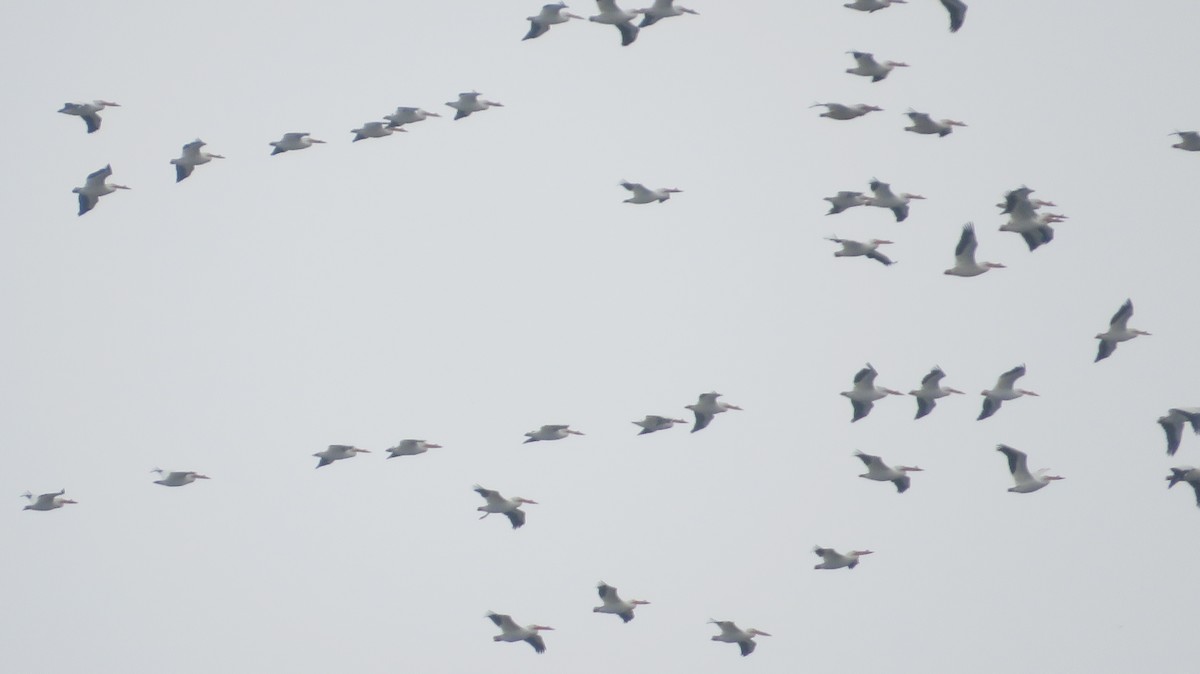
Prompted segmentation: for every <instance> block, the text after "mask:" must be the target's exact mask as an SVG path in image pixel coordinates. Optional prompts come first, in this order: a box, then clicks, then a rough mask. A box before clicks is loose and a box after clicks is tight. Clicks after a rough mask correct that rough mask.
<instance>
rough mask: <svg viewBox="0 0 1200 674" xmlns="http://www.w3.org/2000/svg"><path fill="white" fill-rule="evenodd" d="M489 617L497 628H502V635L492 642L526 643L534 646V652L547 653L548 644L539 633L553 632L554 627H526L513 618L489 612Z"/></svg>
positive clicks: (495, 637) (494, 638)
mask: <svg viewBox="0 0 1200 674" xmlns="http://www.w3.org/2000/svg"><path fill="white" fill-rule="evenodd" d="M487 617H488V619H489V620H491V621H492V622H494V623H496V627H499V628H500V634H497V635H496V636H494V637H492V641H524V642H525V643H527V644H529V645H530V646H533V650H534V651H536V652H538V653H545V652H546V642H545V641H543V640H542V635H540V634H538V632H543V631H546V630H553V629H554V628H553V627H546V626H545V625H526V626H524V627H522V626H520V625H518V624H517V623H515V622H513V619H512V616H507V615H504V614H502V613H493V612H491V611H488V612H487Z"/></svg>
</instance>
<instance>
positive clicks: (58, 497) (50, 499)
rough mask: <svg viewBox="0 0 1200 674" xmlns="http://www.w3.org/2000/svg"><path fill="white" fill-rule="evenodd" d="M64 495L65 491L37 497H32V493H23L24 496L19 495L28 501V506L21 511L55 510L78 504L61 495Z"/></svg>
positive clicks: (60, 490)
mask: <svg viewBox="0 0 1200 674" xmlns="http://www.w3.org/2000/svg"><path fill="white" fill-rule="evenodd" d="M66 493H67V490H66V489H59V490H58V491H56V492H52V493H49V494H41V495H39V496H37V497H34V495H33V494H32V493H30V492H25V493H24V494H21V496H23V497H25V498H26V499H28V500H29V505H27V506H25V507H24V508H22V510H55V509H57V508H61V507H63V506H64V505H68V504H71V503H78V501H72V500H71V499H69V498H66V497H65V496H63V494H66Z"/></svg>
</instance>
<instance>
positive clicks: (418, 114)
mask: <svg viewBox="0 0 1200 674" xmlns="http://www.w3.org/2000/svg"><path fill="white" fill-rule="evenodd" d="M430 117H441V115H439V114H438V113H436V112H429V111H428V110H422V109H421V108H410V107H404V106H401V107H398V108H396V111H395V112H393V113H392V114H390V115H384V116H383V118H384V119H386V120H387V121H388V124H389V125H391V126H404V125H405V124H416V123H417V122H423V121H425V120H426V119H429V118H430Z"/></svg>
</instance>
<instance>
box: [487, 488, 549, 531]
mask: <svg viewBox="0 0 1200 674" xmlns="http://www.w3.org/2000/svg"><path fill="white" fill-rule="evenodd" d="M473 489H474V490H475V493H476V494H479V495H480V496H482V497H483V500H484V501H487V505H481V506H479V507H478V508H476V510H478V511H480V512H482V513H483V515H482V516H481V517H480V518H479V519H484V518H486V517H487V516H488V515H493V514H498V515H504V516H505V517H507V518H508V521H509V522H511V523H512V528H513V529H520V528H521V527H523V526H525V511H524V510H521V506H522V505H525V504H529V505H538V502H537V501H531V500H529V499H527V498H524V497H521V496H514V497H512V498H504V497H503V496H501V495H500V492H498V491H495V490H492V489H484V488H483V487H480V486H479V485H475V486H474V487H473Z"/></svg>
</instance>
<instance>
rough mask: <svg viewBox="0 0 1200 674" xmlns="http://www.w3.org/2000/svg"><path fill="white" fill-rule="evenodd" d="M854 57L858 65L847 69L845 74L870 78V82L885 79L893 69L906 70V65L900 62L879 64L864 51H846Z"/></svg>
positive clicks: (873, 56) (872, 56)
mask: <svg viewBox="0 0 1200 674" xmlns="http://www.w3.org/2000/svg"><path fill="white" fill-rule="evenodd" d="M846 53H847V54H850V55H851V56H853V57H854V61H855V62H856V63H857V64H858V65H856V66H854V67H853V68H847V69H846V72H848V73H850V74H851V75H860V76H862V77H870V78H871V81H872V82H878V81H880V80H884V79H887V76H888V75H889V74H891V72H892V70H893V69H895V68H907V67H908V64H907V63H902V62H900V61H884V62H882V63H880V62H879V61H876V60H875V55H874V54H872V53H870V52H865V51H848V52H846Z"/></svg>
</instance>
